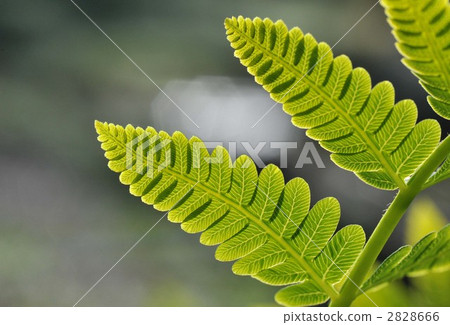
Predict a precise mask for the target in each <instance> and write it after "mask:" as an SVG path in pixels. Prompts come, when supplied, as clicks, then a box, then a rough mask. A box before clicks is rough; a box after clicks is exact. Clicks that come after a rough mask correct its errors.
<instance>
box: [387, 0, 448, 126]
mask: <svg viewBox="0 0 450 325" xmlns="http://www.w3.org/2000/svg"><path fill="white" fill-rule="evenodd" d="M381 3H382V5H383V6H384V7H385V11H386V15H387V16H388V21H389V24H390V25H391V26H392V28H393V34H394V36H395V38H396V39H397V44H396V45H397V49H398V51H399V52H400V53H401V54H402V55H403V56H404V59H403V60H402V62H403V64H404V65H406V66H407V67H408V68H409V69H410V70H411V71H412V73H413V74H414V75H415V76H417V78H419V80H420V84H421V85H422V86H423V88H424V89H425V90H426V91H427V92H428V93H429V94H430V96H428V103H429V104H430V106H431V107H432V108H433V109H434V110H435V112H436V113H437V114H439V115H440V116H442V117H444V118H446V119H450V5H449V3H448V0H383V1H381Z"/></svg>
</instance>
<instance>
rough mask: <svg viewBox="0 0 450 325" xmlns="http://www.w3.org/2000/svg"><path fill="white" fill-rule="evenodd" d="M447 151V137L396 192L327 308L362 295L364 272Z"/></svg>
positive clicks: (367, 269)
mask: <svg viewBox="0 0 450 325" xmlns="http://www.w3.org/2000/svg"><path fill="white" fill-rule="evenodd" d="M449 152H450V137H449V136H447V138H446V139H445V140H444V141H442V142H441V143H440V144H439V146H438V147H437V148H436V149H435V150H434V152H433V153H432V154H431V155H430V156H429V157H428V159H427V160H426V161H425V162H424V163H423V164H422V166H420V168H419V169H418V170H417V171H416V173H414V175H413V176H412V177H411V179H410V181H409V182H408V184H407V186H406V188H405V189H403V190H400V191H399V192H398V194H397V196H396V197H395V199H394V201H393V202H392V204H391V205H390V206H389V208H388V209H387V210H386V213H385V214H384V215H383V217H382V218H381V220H380V222H379V223H378V225H377V226H376V228H375V230H374V231H373V233H372V235H371V236H370V238H369V240H368V241H367V244H366V246H365V247H364V249H363V251H362V252H361V255H360V256H359V257H358V259H357V260H356V263H355V265H354V266H353V268H352V270H351V272H350V274H349V276H348V278H347V280H346V281H345V283H344V285H343V286H342V289H341V291H340V294H339V296H338V298H336V299H334V300H332V301H331V303H330V307H345V306H350V304H351V303H352V301H353V300H354V299H355V298H356V297H357V296H359V295H360V294H361V293H363V292H362V290H361V289H360V286H361V285H362V283H363V281H364V280H365V278H366V276H367V273H368V272H369V271H370V269H371V268H372V265H373V264H374V263H375V261H376V259H377V257H378V255H379V254H380V252H381V250H382V249H383V247H384V245H386V242H387V241H388V239H389V238H390V237H391V235H392V232H393V231H394V229H395V227H396V226H397V224H398V222H399V221H400V219H401V218H402V216H403V214H404V213H405V211H406V210H407V209H408V207H409V205H410V204H411V202H412V201H413V200H414V198H415V197H416V196H417V194H419V192H420V191H421V189H422V186H423V184H424V183H425V182H426V180H427V179H428V177H430V175H431V174H432V173H433V171H435V170H436V168H438V167H439V165H440V164H441V163H442V162H443V161H444V159H445V158H446V157H447V155H448V153H449Z"/></svg>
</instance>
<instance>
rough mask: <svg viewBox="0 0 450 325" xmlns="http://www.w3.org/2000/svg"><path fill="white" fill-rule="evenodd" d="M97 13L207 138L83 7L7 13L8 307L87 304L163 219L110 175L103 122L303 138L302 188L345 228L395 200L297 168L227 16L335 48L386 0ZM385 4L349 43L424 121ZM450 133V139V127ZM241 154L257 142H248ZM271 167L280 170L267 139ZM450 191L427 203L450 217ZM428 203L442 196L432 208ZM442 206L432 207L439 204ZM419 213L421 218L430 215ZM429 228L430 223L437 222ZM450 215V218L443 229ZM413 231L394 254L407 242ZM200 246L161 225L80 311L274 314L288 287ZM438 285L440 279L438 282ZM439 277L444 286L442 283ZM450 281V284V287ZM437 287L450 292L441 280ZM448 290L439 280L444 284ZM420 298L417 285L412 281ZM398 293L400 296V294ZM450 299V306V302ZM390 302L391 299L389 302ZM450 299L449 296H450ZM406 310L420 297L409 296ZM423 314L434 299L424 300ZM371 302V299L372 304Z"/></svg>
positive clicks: (3, 275) (357, 58)
mask: <svg viewBox="0 0 450 325" xmlns="http://www.w3.org/2000/svg"><path fill="white" fill-rule="evenodd" d="M76 3H77V4H78V5H79V6H80V8H82V9H83V10H84V11H85V12H86V13H87V14H88V15H89V16H90V17H91V18H92V19H93V20H94V21H95V22H96V23H97V24H98V25H99V26H100V27H101V28H102V29H103V30H104V31H105V32H106V33H107V34H108V35H109V36H110V37H111V39H113V40H114V41H115V42H116V43H117V44H118V45H119V46H120V47H121V48H122V49H123V50H124V51H125V52H126V53H127V54H128V55H129V56H130V57H131V58H132V59H133V60H134V61H135V62H136V63H137V64H138V65H139V66H140V67H141V68H142V70H143V71H145V72H146V73H147V74H148V76H149V77H150V78H152V80H153V81H154V82H155V83H157V84H158V86H160V87H161V88H162V89H163V90H164V91H165V92H166V93H167V94H168V95H169V96H170V97H171V98H172V99H173V100H174V101H175V102H176V103H177V104H178V105H179V106H180V107H182V108H183V109H184V110H185V111H186V112H187V113H188V114H189V115H190V116H191V117H192V119H193V120H195V122H196V123H197V124H198V125H199V127H200V128H197V127H195V126H194V125H193V124H192V123H191V122H190V121H189V120H188V119H187V118H186V117H185V116H184V115H183V114H181V113H180V111H179V110H178V109H177V108H176V107H175V106H174V105H173V104H172V103H171V102H170V101H169V100H168V99H167V98H166V97H165V96H164V95H162V94H161V92H160V91H159V90H158V88H157V87H155V85H154V84H152V83H151V82H150V80H149V79H147V78H146V77H145V76H144V75H143V74H142V73H141V72H140V71H139V70H138V69H137V68H136V67H135V66H134V65H133V64H132V63H131V62H130V61H129V60H128V59H127V58H126V57H125V56H124V55H123V54H122V53H121V52H120V51H119V50H118V49H117V48H116V47H115V46H114V45H113V44H112V43H111V42H110V41H109V40H108V39H107V38H106V37H105V36H104V35H103V34H102V33H101V32H100V31H99V30H98V29H97V28H96V27H95V26H94V25H93V24H92V23H91V22H90V21H89V20H88V19H87V18H86V17H85V16H84V15H83V14H82V13H81V12H80V10H79V9H77V7H76V6H75V5H74V4H73V3H72V2H70V1H68V0H67V1H62V0H60V1H44V0H35V1H25V0H3V1H2V3H1V4H0V13H1V14H0V96H1V97H0V305H2V306H72V305H73V304H75V302H77V301H78V299H79V298H80V297H81V296H82V295H83V294H84V293H85V292H86V291H87V290H88V289H89V288H90V287H91V286H92V285H93V284H94V283H95V282H96V281H97V280H98V279H99V278H100V277H101V276H102V275H103V274H104V273H105V272H106V271H107V270H108V269H109V268H110V267H111V266H112V265H113V264H114V263H115V262H116V261H117V260H118V259H119V258H120V257H121V256H122V255H123V254H124V253H125V252H126V251H127V250H128V249H129V248H130V247H131V246H132V245H133V244H134V243H135V242H136V241H137V240H138V239H139V238H140V237H141V236H142V235H143V234H144V233H145V232H146V231H147V230H148V229H149V228H150V227H151V226H152V225H153V224H154V223H155V222H156V221H157V220H158V219H159V218H160V217H161V216H162V214H161V213H160V212H157V211H154V210H153V209H152V208H151V207H148V206H146V205H144V204H142V203H141V202H140V200H139V199H138V198H135V197H132V196H130V195H129V194H128V189H127V188H126V187H125V186H122V185H120V183H119V181H118V177H117V175H115V174H114V173H113V172H111V171H109V170H108V169H107V167H106V159H105V158H104V157H103V153H102V151H101V150H100V147H99V144H98V142H97V140H96V134H95V131H94V127H93V124H94V119H98V120H101V121H109V122H113V123H119V124H127V123H131V124H133V125H136V126H138V125H139V126H147V125H151V126H154V127H156V128H158V129H165V130H166V131H174V130H180V131H183V132H184V133H185V134H187V135H192V134H196V135H199V136H200V137H202V138H203V139H204V140H205V141H222V142H225V144H226V143H227V141H239V142H242V141H249V142H250V143H253V144H255V143H256V142H257V141H269V140H271V141H294V142H297V144H298V147H299V149H298V150H295V149H289V156H288V157H289V159H288V167H289V168H287V169H284V170H283V171H284V173H285V176H286V179H289V178H292V177H294V176H300V177H303V178H305V179H306V180H307V181H308V182H309V183H310V185H311V190H312V200H313V202H315V201H317V200H319V199H320V198H322V197H325V196H335V197H337V198H338V199H339V201H340V202H341V204H342V220H341V224H340V226H342V225H345V224H348V223H359V224H362V225H364V227H365V229H366V232H367V233H370V232H371V231H372V229H373V227H374V226H375V224H376V223H377V221H378V220H379V218H380V215H381V214H382V212H383V210H384V209H386V207H387V204H388V203H389V202H390V201H391V200H392V198H393V195H394V193H393V192H383V191H379V190H375V189H372V188H370V187H369V186H368V185H365V184H363V183H362V182H361V181H359V180H358V179H357V178H356V177H355V176H354V175H353V174H351V173H348V172H345V171H342V170H340V169H338V168H336V167H335V166H334V165H333V164H332V163H331V162H330V160H329V157H328V154H327V153H326V152H324V151H323V150H321V149H320V147H319V146H318V145H316V148H317V150H318V151H319V154H320V157H321V158H322V160H323V162H324V164H325V167H326V168H324V169H320V168H318V167H317V166H315V165H305V166H304V167H303V168H301V169H295V168H294V165H295V161H296V160H297V158H298V156H299V151H300V150H301V148H302V146H303V144H304V143H305V141H308V140H307V139H306V138H305V136H304V132H303V131H302V130H299V129H297V128H295V127H293V126H292V125H290V123H289V118H288V117H287V116H286V115H284V114H283V113H282V111H281V108H280V107H279V106H276V107H275V108H274V109H273V110H272V111H271V112H270V113H269V114H268V115H267V116H266V117H265V118H264V119H263V120H262V121H261V123H259V124H258V125H257V126H256V127H254V128H251V126H252V125H253V124H254V123H255V122H256V121H257V120H258V119H259V118H260V117H261V116H262V115H263V114H264V113H265V112H266V111H267V110H268V109H269V108H270V107H271V106H272V105H273V102H271V100H270V99H269V97H268V95H267V94H265V92H264V91H262V90H261V89H260V88H259V87H257V86H256V85H255V83H254V82H253V80H252V78H251V77H250V76H249V75H248V74H247V72H246V71H245V68H244V67H242V66H241V65H240V64H239V62H238V60H237V59H236V58H234V57H233V51H232V49H231V48H230V46H229V45H228V42H227V40H226V38H225V32H224V29H223V20H224V18H225V17H228V16H233V15H235V16H236V15H244V16H249V17H255V16H260V17H270V18H271V19H272V20H277V19H283V20H284V21H285V22H286V24H287V25H288V26H289V27H294V26H300V27H301V28H302V30H303V31H305V32H310V33H312V34H313V35H314V36H315V37H316V38H317V39H318V40H321V41H326V42H328V43H329V44H335V43H336V42H337V41H338V40H339V39H340V38H341V37H342V36H343V35H344V34H345V33H346V32H347V31H348V30H349V28H350V27H351V26H352V25H353V24H354V23H355V22H356V21H357V20H358V19H359V18H360V17H361V16H362V15H363V14H364V13H365V12H366V11H367V10H368V9H369V8H370V7H371V6H372V5H373V4H374V3H375V1H374V0H370V1H369V0H364V1H363V0H341V1H332V0H303V1H298V0H284V1H271V0H239V1H236V0H229V1H212V0H190V1H181V0H176V1H175V0H167V1H120V0H91V1H87V0H77V1H76ZM393 43H394V40H393V37H392V36H391V34H390V30H389V27H388V25H387V23H386V22H385V17H384V13H383V10H382V8H381V7H380V6H379V5H377V6H376V7H375V8H374V9H373V10H372V11H371V12H370V13H369V14H368V15H367V16H366V17H365V18H364V19H363V20H362V21H361V22H360V23H359V24H358V25H357V26H356V27H355V28H354V29H353V30H351V31H350V32H349V33H348V35H347V36H346V37H345V38H343V39H342V40H341V41H340V42H339V43H338V44H337V45H336V46H335V48H334V50H333V51H334V53H335V54H343V53H345V54H348V55H349V56H350V57H351V59H352V61H353V63H354V66H363V67H365V68H366V69H367V70H368V71H369V72H370V74H371V76H372V80H373V83H376V82H378V81H381V80H385V79H389V80H391V81H392V82H393V84H394V86H395V87H396V92H397V94H396V96H397V99H398V100H400V99H404V98H413V99H414V100H415V101H416V102H417V104H418V107H419V116H420V119H423V118H428V117H432V118H436V115H434V114H433V112H432V111H431V109H430V108H429V107H428V105H427V103H426V100H425V97H426V96H425V93H424V91H423V90H422V89H421V87H420V86H419V85H418V83H417V80H416V79H415V78H414V77H413V76H412V75H411V74H410V73H409V72H408V71H407V69H406V68H405V67H403V65H402V64H401V63H400V61H399V60H400V56H399V55H398V54H397V52H396V51H395V48H394V45H393ZM447 130H448V129H447ZM237 151H238V153H241V152H242V148H240V147H238V148H237ZM262 152H263V154H262V158H263V160H264V162H265V163H271V162H273V163H277V164H278V163H279V156H278V155H277V152H278V151H277V150H276V149H275V150H274V149H270V147H269V146H268V145H267V146H266V147H265V148H264V150H263V151H262ZM448 190H449V188H448V185H447V186H446V185H445V184H441V185H438V186H436V187H434V188H431V189H429V190H427V191H426V192H425V193H423V195H422V199H424V200H426V197H430V198H432V199H433V201H432V203H430V204H431V205H432V206H433V209H440V211H441V212H439V213H440V214H441V215H443V216H442V217H441V219H439V220H441V221H440V222H441V223H442V222H444V223H445V222H447V221H446V219H445V217H444V216H445V215H448V212H449V206H448V194H449V191H448ZM427 202H428V201H427ZM429 206H430V205H428V207H429ZM427 209H429V208H427V205H425V206H422V207H421V209H419V210H418V211H419V212H418V214H419V215H420V214H421V213H423V212H424V211H428V210H427ZM424 218H425V215H424ZM442 220H443V221H442ZM403 226H404V224H403V223H402V225H401V226H400V227H399V229H398V231H396V233H395V234H394V236H393V237H392V239H391V240H390V241H389V243H388V246H387V247H386V249H385V250H384V251H383V254H382V255H383V256H387V254H389V253H391V252H392V251H394V250H395V249H396V248H397V247H399V246H400V245H402V244H403V243H404V242H405V239H404V238H405V236H404V233H403V230H404V227H403ZM230 267H231V265H230V263H219V262H216V261H215V260H214V248H212V247H205V246H202V245H200V244H199V243H198V236H195V235H194V236H193V235H187V234H185V233H184V232H182V231H180V229H179V225H176V224H171V223H169V222H168V221H167V220H164V221H162V222H161V223H159V224H158V225H157V226H156V227H155V229H153V230H152V231H151V232H150V233H149V235H148V236H147V237H146V238H144V239H143V240H142V241H141V242H140V243H139V245H137V247H136V248H134V249H133V250H132V251H131V252H130V253H129V254H128V255H127V256H126V257H125V258H124V259H123V260H122V261H121V262H120V263H119V264H118V265H117V266H116V267H115V268H114V269H113V270H112V271H111V272H110V273H109V274H108V275H107V276H106V277H105V278H104V279H103V280H102V281H101V282H100V283H99V284H98V285H97V286H96V287H95V288H94V289H93V290H92V291H91V292H90V293H89V294H88V295H87V296H86V297H85V298H84V299H83V300H82V301H81V302H80V304H79V305H80V306H256V305H258V306H271V305H274V301H273V294H274V292H276V290H277V288H272V287H268V286H266V285H263V284H261V283H259V282H257V281H256V280H253V279H251V278H248V277H238V276H235V275H233V274H232V272H231V270H230ZM433 279H435V278H433V277H431V280H430V281H431V282H433V281H434V280H433ZM436 279H437V278H436ZM447 279H448V277H447ZM440 281H441V282H440V285H439V286H436V288H434V289H433V292H435V293H436V292H438V291H439V290H444V291H443V292H448V290H449V289H450V287H449V285H448V281H447V282H445V281H442V279H441V280H440ZM434 282H436V281H434ZM396 285H398V286H402V290H406V291H405V292H406V294H405V296H404V297H408V290H410V289H411V287H414V283H413V282H410V281H407V282H402V283H399V284H396ZM391 297H392V295H391ZM442 297H443V298H442V299H441V300H439V302H434V303H432V304H435V305H437V304H444V305H445V304H447V305H449V304H450V303H449V301H448V294H447V295H445V294H444V295H442ZM377 299H379V300H378V301H377V302H379V303H380V304H381V303H382V302H381V300H382V299H384V298H382V297H381V298H380V297H378V298H377ZM445 299H447V300H445ZM399 301H403V304H407V303H405V299H403V298H399ZM418 301H419V302H410V304H426V302H424V301H423V300H420V299H419V300H418ZM361 304H364V302H361Z"/></svg>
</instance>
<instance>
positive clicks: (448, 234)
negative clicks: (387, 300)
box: [362, 225, 450, 290]
mask: <svg viewBox="0 0 450 325" xmlns="http://www.w3.org/2000/svg"><path fill="white" fill-rule="evenodd" d="M449 268H450V225H447V226H445V227H444V228H442V229H441V230H440V231H439V232H433V233H430V234H428V235H427V236H425V237H424V238H422V239H421V240H420V241H419V242H418V243H417V244H415V245H414V246H413V247H411V246H409V245H407V246H403V247H401V248H399V249H398V250H397V251H396V252H394V253H392V254H391V255H390V256H389V257H388V258H387V259H386V260H384V262H383V263H381V265H380V266H379V267H378V268H377V269H376V270H375V272H374V273H373V274H372V276H371V277H370V278H369V279H368V280H367V281H366V282H365V283H364V285H363V286H362V290H368V289H371V288H374V287H377V286H379V285H381V284H383V283H386V282H390V281H393V280H396V279H401V278H403V277H405V276H410V277H414V276H420V275H422V274H424V273H428V272H431V271H445V270H448V269H449Z"/></svg>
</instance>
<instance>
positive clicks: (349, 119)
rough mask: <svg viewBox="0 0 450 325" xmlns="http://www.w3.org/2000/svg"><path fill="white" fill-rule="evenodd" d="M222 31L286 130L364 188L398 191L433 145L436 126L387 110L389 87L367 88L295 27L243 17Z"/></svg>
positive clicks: (402, 110)
mask: <svg viewBox="0 0 450 325" xmlns="http://www.w3.org/2000/svg"><path fill="white" fill-rule="evenodd" d="M225 28H226V30H227V38H228V40H229V41H230V43H231V46H232V47H233V48H234V49H235V56H236V57H238V58H239V59H240V61H241V63H242V64H243V65H244V66H246V67H247V70H248V71H249V73H250V74H252V75H253V76H255V80H256V82H257V83H259V84H261V85H262V86H263V87H264V89H266V90H267V91H268V92H269V93H270V95H271V97H272V98H273V99H274V100H275V101H277V102H280V103H282V104H283V109H284V111H285V112H286V113H288V114H289V115H291V116H292V123H293V124H294V125H296V126H297V127H300V128H306V129H308V131H307V132H306V134H307V135H308V136H309V137H311V138H312V139H315V140H318V141H319V143H320V145H321V146H322V147H324V148H325V149H327V150H328V151H330V152H331V153H332V154H331V159H332V160H333V161H334V162H335V163H336V164H337V165H339V166H340V167H342V168H344V169H347V170H350V171H353V172H355V173H356V175H357V176H358V177H360V178H361V179H362V180H364V181H365V182H367V183H368V184H370V185H372V186H375V187H378V188H381V189H388V190H393V189H396V188H404V187H405V186H406V184H405V179H406V178H407V177H409V176H410V175H411V174H412V173H413V172H414V171H415V170H416V169H417V168H418V167H419V166H420V165H421V164H422V163H423V161H424V160H425V159H426V158H427V157H428V156H429V155H430V154H431V152H432V151H433V149H434V148H435V147H436V146H437V144H438V143H439V140H440V126H439V124H438V122H437V121H435V120H425V121H422V122H420V123H418V124H416V120H417V108H416V106H415V104H414V102H412V101H411V100H403V101H400V102H398V103H397V104H395V105H394V89H393V87H392V85H391V84H390V83H389V82H386V81H385V82H381V83H379V84H377V85H376V86H375V87H373V88H372V86H371V80H370V76H369V74H368V73H367V71H366V70H364V69H362V68H356V69H353V68H352V64H351V62H350V60H349V59H348V58H347V57H346V56H338V57H336V58H333V55H332V52H331V49H330V47H329V46H328V45H327V44H325V43H317V42H316V40H315V39H314V38H313V37H312V36H311V35H310V34H306V35H304V34H303V33H302V31H301V30H300V29H299V28H293V29H291V30H289V31H288V29H287V27H286V26H285V25H284V23H283V22H282V21H277V22H276V23H273V22H272V21H271V20H269V19H267V18H266V19H264V20H261V19H259V18H255V19H254V20H250V19H248V18H246V19H244V18H243V17H238V18H234V17H233V18H230V19H226V20H225Z"/></svg>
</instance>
